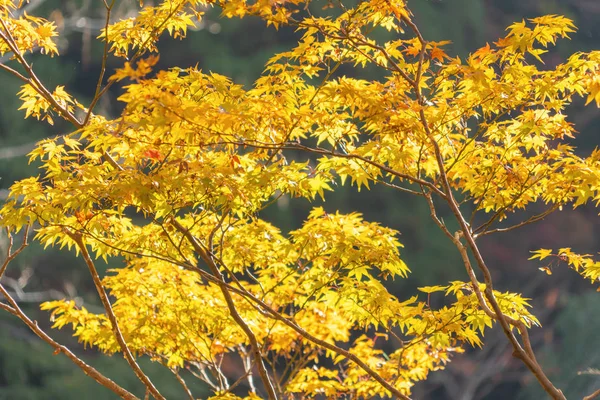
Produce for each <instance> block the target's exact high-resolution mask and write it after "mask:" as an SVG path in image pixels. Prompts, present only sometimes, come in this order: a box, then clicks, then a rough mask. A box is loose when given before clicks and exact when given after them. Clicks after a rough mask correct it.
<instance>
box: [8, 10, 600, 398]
mask: <svg viewBox="0 0 600 400" xmlns="http://www.w3.org/2000/svg"><path fill="white" fill-rule="evenodd" d="M17 3H18V2H14V1H7V0H3V1H1V2H0V13H1V15H0V23H1V28H0V43H1V44H0V53H1V54H11V56H12V58H13V61H14V63H15V64H17V65H16V66H15V67H14V68H13V67H11V66H9V65H7V64H0V68H1V69H3V70H5V71H7V72H9V73H11V74H12V75H14V76H16V77H18V78H19V79H21V80H22V81H23V83H24V85H23V87H22V90H21V92H20V93H19V96H20V98H21V100H22V101H23V105H22V109H24V110H25V114H26V117H35V118H37V119H40V120H45V121H47V122H48V123H53V121H54V118H57V117H58V118H62V119H65V120H67V121H69V122H70V123H71V124H72V125H73V126H74V131H73V132H72V133H70V134H66V135H62V136H60V137H57V138H53V139H48V140H44V141H42V142H40V143H39V145H38V146H37V148H36V149H35V150H33V151H32V152H31V154H30V160H31V161H35V160H38V161H40V162H41V172H40V174H39V175H38V176H35V177H31V178H28V179H24V180H21V181H19V182H16V183H15V184H14V185H13V186H12V187H11V191H10V195H9V198H8V201H7V202H6V204H5V205H4V206H3V208H2V209H1V210H0V218H1V220H0V221H1V224H2V226H4V227H5V228H6V229H7V230H8V232H9V234H10V235H11V238H12V235H15V234H18V233H19V232H20V231H24V232H25V235H24V242H23V243H24V245H26V243H27V233H28V232H29V230H30V229H35V232H36V235H35V239H36V240H38V241H39V242H40V243H42V244H43V245H44V246H50V245H56V246H59V247H61V248H62V247H67V248H69V249H74V251H75V252H76V253H77V254H79V255H81V257H82V258H83V260H84V262H85V264H86V266H87V267H88V269H89V271H90V274H91V276H92V278H93V279H94V283H95V286H96V289H97V291H98V295H99V297H100V300H101V302H102V304H103V306H104V313H102V314H97V313H92V312H90V311H88V310H87V309H85V308H84V307H78V306H77V305H76V304H75V302H74V301H70V300H61V301H51V302H46V303H44V304H43V305H42V308H43V309H45V310H50V311H51V315H52V318H53V321H54V327H56V328H61V327H64V326H65V325H70V326H71V327H72V329H73V330H74V334H75V336H76V337H77V338H78V339H79V340H80V341H81V342H82V343H84V344H86V345H89V346H93V347H95V348H98V349H100V350H101V351H103V352H106V353H111V354H112V353H116V352H120V353H123V355H124V357H125V359H126V360H127V362H128V363H129V365H130V367H131V368H132V370H133V371H134V372H135V373H136V375H137V377H138V378H139V379H140V381H142V382H143V383H144V385H145V386H146V388H147V391H148V393H149V394H150V395H152V396H153V397H154V398H156V399H163V398H164V396H163V395H162V394H161V393H160V391H159V390H158V389H157V388H156V387H155V385H154V384H153V383H152V381H151V380H150V379H149V378H148V376H147V375H146V374H145V373H144V371H143V370H142V369H141V368H140V366H139V365H138V364H137V361H136V357H137V356H141V355H147V356H149V357H150V358H151V359H152V360H154V361H156V362H158V363H161V364H163V365H164V366H165V367H166V368H168V369H169V370H171V371H172V372H173V373H174V374H176V376H177V377H178V379H179V381H180V383H181V384H182V385H183V387H184V388H186V391H187V392H188V393H189V396H190V398H193V394H192V393H191V391H190V390H189V388H188V386H187V385H186V382H185V380H184V379H183V378H181V376H180V375H179V371H180V370H182V369H187V370H189V371H190V372H192V373H193V374H194V375H196V376H197V377H198V378H199V379H200V380H202V381H204V382H205V383H206V384H207V385H209V386H210V387H211V389H212V391H213V392H214V398H223V399H227V398H231V399H233V398H238V397H237V396H241V397H244V396H246V397H247V398H257V397H259V396H266V397H268V398H271V399H275V398H283V397H290V398H291V397H294V396H303V397H308V398H312V397H318V396H325V397H328V398H342V397H347V398H373V397H375V396H393V397H396V398H401V399H408V398H409V396H410V393H411V388H412V387H413V385H414V384H415V383H416V382H418V381H422V380H425V379H426V378H427V377H428V375H429V373H430V372H432V371H435V370H438V369H441V368H443V367H444V365H445V364H446V363H447V362H449V361H450V358H451V356H452V354H454V353H457V352H462V351H464V350H463V349H464V347H465V346H481V345H482V343H483V342H482V337H483V334H484V332H485V331H486V329H487V327H491V326H492V325H493V324H494V323H498V324H500V325H501V327H502V329H503V331H504V332H505V335H506V337H507V340H509V341H510V343H511V345H512V346H513V348H514V355H515V356H516V357H517V358H519V359H521V360H522V361H523V363H524V364H525V365H526V366H527V367H528V368H529V370H530V371H531V372H532V373H533V374H534V376H535V377H536V379H537V380H538V381H539V382H540V384H541V385H542V387H543V388H544V390H546V391H547V393H548V394H549V395H550V396H551V397H552V398H556V399H563V398H564V395H563V394H562V392H561V391H560V390H559V389H557V388H556V387H555V386H554V385H553V384H552V382H550V380H549V379H548V378H547V376H546V375H545V373H544V371H543V370H542V368H541V366H540V365H539V363H538V362H537V360H536V357H535V354H534V352H533V349H532V347H531V343H530V340H529V335H528V329H529V328H531V327H532V326H533V325H539V321H538V320H537V319H536V317H535V316H534V315H533V314H532V313H531V312H530V310H529V304H528V299H526V298H524V297H523V296H522V295H521V294H519V293H509V292H501V291H498V290H494V288H493V280H492V276H491V273H490V271H489V268H488V267H487V265H486V260H485V258H484V256H483V255H482V254H481V252H480V250H479V245H478V238H480V237H482V236H485V235H489V234H493V233H497V232H503V231H509V230H512V229H515V228H518V227H521V226H523V225H526V224H528V223H531V222H535V221H537V220H540V219H542V218H544V217H545V216H546V215H548V214H549V213H551V212H554V211H557V210H559V209H561V208H562V207H563V206H567V205H573V206H575V207H576V206H578V205H581V204H585V203H588V202H592V201H596V202H598V201H600V182H599V180H598V177H599V176H600V151H594V152H593V153H592V154H591V155H589V156H588V157H581V156H578V155H576V154H575V152H574V149H573V147H572V146H571V145H569V144H568V142H567V140H568V139H570V138H572V137H574V136H575V134H576V131H575V129H574V127H573V125H572V124H571V123H570V122H569V121H568V120H567V116H566V114H565V109H566V107H567V106H568V105H569V104H570V103H571V102H572V100H573V98H574V97H575V96H583V97H585V98H586V102H587V103H591V102H595V103H596V104H600V52H595V51H594V52H589V53H576V54H574V55H572V56H571V57H570V58H569V59H568V60H567V61H566V62H565V63H563V64H560V65H558V66H556V67H554V68H548V69H544V68H542V67H541V62H542V58H541V56H542V55H543V53H545V52H546V48H547V47H548V46H549V45H552V44H554V43H555V42H556V40H557V39H559V38H564V37H567V35H568V34H569V33H571V32H573V31H574V26H573V24H572V22H571V21H570V20H569V19H567V18H565V17H562V16H557V15H547V16H543V17H538V18H534V19H531V20H528V21H527V22H525V21H522V22H519V23H515V24H513V25H511V26H510V27H509V28H508V33H507V35H506V36H505V37H503V38H501V39H499V40H498V41H497V42H496V43H494V44H493V45H489V44H488V45H486V46H485V47H483V48H481V49H479V50H478V51H476V52H475V53H473V54H471V55H470V56H468V57H467V58H466V59H464V60H463V59H461V58H459V57H451V56H449V55H448V54H446V52H445V51H444V46H445V45H447V42H433V41H427V40H426V39H425V38H424V37H423V36H422V34H421V32H420V31H419V29H418V27H417V26H416V25H415V23H414V22H413V19H412V14H411V12H410V11H409V9H408V8H407V6H406V4H405V2H403V1H401V0H369V1H366V0H365V1H361V2H358V3H357V4H353V5H350V4H345V3H342V2H340V3H326V4H324V6H326V7H332V8H333V9H334V10H335V11H336V12H335V16H332V17H316V16H313V15H312V14H311V13H310V10H309V8H308V3H306V2H305V1H303V0H292V1H270V0H258V1H256V2H246V1H241V0H227V1H221V2H219V3H215V2H213V1H198V0H165V1H162V2H158V4H156V5H149V4H148V5H144V4H143V1H142V2H141V3H142V4H141V6H142V10H141V11H140V12H139V13H138V14H137V15H136V16H134V17H131V18H129V19H125V20H119V21H114V22H113V21H112V20H111V18H110V16H111V10H112V7H113V6H114V3H115V1H113V2H105V6H106V12H107V13H106V26H105V28H104V29H103V32H102V34H101V35H100V37H99V39H100V40H103V41H104V43H105V53H104V63H103V65H106V60H107V59H108V57H121V58H123V59H124V63H123V67H122V68H120V69H118V70H117V71H116V73H115V74H113V75H112V76H110V77H108V79H106V77H105V76H104V72H105V71H104V69H103V71H102V74H101V75H100V77H99V79H98V84H97V90H96V95H95V97H94V98H93V100H92V102H91V103H90V104H89V105H84V104H82V103H80V102H79V101H77V100H76V99H75V98H74V97H72V96H71V95H70V94H69V93H68V92H67V91H66V90H65V88H64V87H62V86H58V87H56V88H54V89H49V88H48V87H47V86H46V85H44V84H43V83H42V82H41V81H40V79H39V78H38V77H37V75H36V74H35V72H34V70H33V68H32V66H31V64H30V63H29V62H28V61H27V59H26V54H27V52H30V51H33V50H34V49H37V48H39V49H42V51H43V52H44V53H47V54H49V55H55V54H56V53H57V48H56V46H55V44H54V42H53V40H52V39H53V37H54V36H56V27H55V26H54V24H53V23H51V22H48V21H46V20H44V19H41V18H38V17H32V16H29V15H27V14H22V15H19V16H18V17H16V15H17V14H15V12H16V10H17V9H18V7H21V6H22V4H20V3H18V4H17ZM212 6H219V7H221V10H222V14H223V15H224V16H226V17H240V18H241V17H245V16H250V15H251V16H258V17H260V18H262V19H263V20H264V21H266V23H267V25H273V26H275V27H280V26H283V25H291V26H294V27H295V28H296V29H298V30H299V31H300V32H302V38H301V40H300V41H299V43H298V45H297V46H296V47H295V48H293V49H291V50H289V51H286V52H282V53H279V54H276V55H274V56H273V57H272V58H271V59H270V60H269V62H268V63H267V65H266V68H265V71H264V73H263V75H262V76H261V77H260V78H259V79H258V80H257V81H256V82H255V84H254V86H253V87H252V88H250V89H245V88H243V87H242V86H240V85H236V84H235V83H233V82H232V81H231V80H229V79H227V78H226V77H224V76H221V75H218V74H215V73H206V72H203V71H201V70H199V69H197V68H187V69H181V68H178V67H173V68H170V69H167V70H162V71H156V72H154V67H155V65H156V63H157V61H158V55H157V45H156V44H157V41H158V40H159V38H160V37H161V36H162V35H163V34H164V35H167V34H168V35H170V36H172V37H174V38H183V37H184V36H185V34H186V30H187V29H188V28H189V27H191V26H193V25H194V24H195V23H197V22H198V21H199V20H201V19H202V17H203V14H204V11H205V9H206V7H212ZM380 29H385V30H387V31H390V32H392V33H393V35H394V37H395V39H394V40H391V41H388V42H383V43H380V42H378V41H377V40H375V39H374V37H375V32H376V31H377V30H380ZM342 65H344V67H345V70H349V71H352V73H351V74H350V73H348V74H347V75H345V76H342V75H340V74H338V73H337V71H338V69H339V68H340V66H342ZM367 65H369V66H371V67H374V68H378V69H380V70H381V72H382V75H383V76H384V78H383V79H381V80H369V79H364V78H362V77H361V70H362V68H364V67H366V66H367ZM123 81H127V82H128V83H127V84H126V85H124V86H123V89H124V93H123V95H122V96H121V97H120V100H121V101H122V102H123V104H124V109H123V111H122V113H121V115H119V116H118V117H116V118H109V117H108V116H102V115H99V114H96V113H94V109H95V106H96V104H97V103H98V101H99V99H100V98H101V96H102V95H103V94H104V93H106V91H107V90H108V88H110V87H111V86H113V85H118V84H120V83H121V82H123ZM346 181H349V182H350V184H351V185H354V186H356V187H357V188H358V190H360V189H363V190H364V189H369V188H370V187H371V186H372V185H385V186H388V187H392V188H394V189H396V190H399V191H403V192H408V193H411V194H413V195H415V196H420V197H421V198H422V200H423V201H424V202H425V203H426V204H427V205H428V207H429V209H430V212H431V217H432V218H433V220H434V221H435V223H436V224H437V225H438V226H439V228H440V229H441V230H442V232H443V233H444V234H446V236H447V237H448V239H449V240H450V241H451V242H452V243H453V244H454V246H455V247H456V250H457V251H458V252H459V253H460V256H461V259H462V261H463V263H464V267H465V271H466V275H465V280H464V281H453V282H450V283H449V284H448V285H446V286H428V287H422V288H420V290H421V292H424V293H426V294H427V298H429V296H431V295H434V293H438V292H439V293H442V295H443V296H445V297H446V298H447V304H446V305H445V306H442V307H437V308H434V307H431V306H430V303H429V301H424V300H422V299H419V297H418V296H415V297H411V298H402V299H400V298H397V297H395V296H393V295H392V294H390V293H389V292H388V290H387V289H386V286H385V285H384V282H383V281H385V280H387V279H395V278H398V279H400V278H404V277H406V276H407V274H408V273H409V269H408V267H407V266H406V265H405V263H404V262H403V261H402V259H401V258H400V252H399V248H401V244H400V242H399V241H398V238H397V236H398V232H396V231H394V230H392V229H389V228H385V227H383V226H381V225H379V224H376V223H370V222H367V221H365V220H364V219H363V218H362V216H361V215H360V214H357V213H350V214H340V213H327V212H325V210H324V209H323V208H320V207H316V208H314V209H313V210H312V211H311V213H310V214H309V215H308V217H307V219H306V221H305V223H304V224H303V226H302V227H301V228H299V229H297V230H294V231H292V232H289V233H282V232H281V231H280V230H279V229H277V227H275V226H273V225H272V224H270V223H268V222H267V221H265V220H262V219H261V218H260V217H259V213H260V212H261V211H262V210H264V209H265V208H266V207H268V206H269V205H271V204H272V203H273V202H274V201H276V200H277V199H278V198H281V197H283V196H290V197H296V198H305V199H308V200H313V199H315V198H317V197H321V198H325V197H326V194H327V192H328V191H331V190H334V188H335V186H336V185H337V184H344V183H345V182H346ZM537 202H543V203H544V204H546V206H547V210H546V211H544V212H543V213H542V214H539V215H535V216H533V217H531V218H528V219H526V220H523V221H521V222H519V223H517V224H516V225H511V226H503V225H502V224H501V222H502V221H503V220H504V219H505V218H506V217H507V216H508V215H509V214H512V213H514V212H515V211H517V210H519V209H524V208H526V207H528V206H530V205H532V204H534V203H537ZM442 206H445V207H448V208H449V209H450V210H451V212H452V214H453V215H454V218H455V219H456V223H457V224H458V226H459V229H458V230H457V231H456V232H451V231H450V229H449V228H448V226H447V225H446V223H445V222H444V221H443V220H442V219H441V218H439V217H438V210H439V209H440V207H442ZM466 210H469V211H472V215H471V216H468V215H467V211H466ZM478 221H483V222H481V223H479V222H478ZM19 251H20V249H18V250H16V251H15V252H11V250H9V253H8V255H7V258H6V261H5V262H4V264H3V265H2V267H1V268H0V276H1V275H2V274H3V273H4V272H5V270H6V268H7V266H8V264H9V262H10V261H11V260H12V259H13V258H14V257H15V256H16V255H17V254H18V253H19ZM551 255H552V251H550V250H540V251H539V252H537V253H536V254H535V255H534V258H536V257H537V258H540V259H542V258H545V257H548V256H551ZM111 257H123V258H124V259H125V263H126V265H125V266H124V267H123V268H119V269H117V270H114V271H111V273H110V274H109V275H107V276H106V277H104V279H101V277H100V276H99V274H98V272H97V269H96V265H95V261H94V258H95V259H98V258H103V259H105V260H106V259H108V258H111ZM556 257H558V259H559V260H561V261H565V262H568V263H569V265H571V266H572V267H573V269H575V270H576V271H578V272H579V273H580V274H581V275H582V276H583V277H585V278H587V279H590V280H591V281H592V282H597V281H598V278H599V275H600V269H599V268H598V263H597V262H594V261H593V260H592V259H591V258H590V257H589V256H580V255H577V254H574V253H572V252H571V251H570V250H569V249H561V250H559V252H558V253H557V255H556ZM478 275H480V277H478ZM0 294H2V296H3V297H4V299H5V300H6V303H0V307H1V308H2V309H4V310H5V311H7V312H9V313H11V314H13V315H16V316H17V317H19V318H20V319H21V320H22V321H23V322H24V323H25V324H26V325H27V326H29V328H30V329H32V330H33V331H34V332H35V333H36V334H37V335H38V336H40V337H41V338H42V339H44V340H45V341H47V342H48V343H50V344H51V345H52V346H53V347H54V348H55V349H56V351H57V352H58V353H60V352H62V353H65V354H66V355H67V356H68V357H69V358H70V359H71V360H73V361H74V362H75V363H76V364H77V365H78V366H80V367H81V368H82V369H84V371H85V372H86V373H87V374H88V375H90V376H92V377H93V378H94V379H96V381H98V382H99V383H100V384H102V385H104V386H106V387H108V388H109V389H111V390H113V391H114V392H115V393H116V394H118V395H119V396H121V397H123V398H127V399H134V398H137V397H136V396H135V395H134V394H132V393H130V392H129V391H127V390H126V389H124V388H123V387H121V386H119V385H118V384H116V383H115V382H113V381H112V380H111V379H110V378H108V377H107V376H105V375H103V374H101V373H100V372H98V371H97V370H95V369H94V368H92V367H91V366H89V365H87V364H86V363H84V362H83V361H82V360H81V359H79V358H78V357H77V356H76V355H75V354H74V353H73V352H72V351H71V350H69V349H68V348H66V347H64V346H61V345H60V344H58V343H57V342H56V341H54V340H53V339H52V338H51V337H50V336H48V335H47V334H46V333H44V332H43V331H42V330H41V329H40V328H39V327H38V326H37V324H36V323H35V322H33V321H31V320H30V319H29V318H28V317H27V316H26V315H25V314H24V313H23V311H22V310H21V309H20V308H19V305H18V304H17V302H16V301H15V300H14V299H13V298H12V297H11V296H10V294H9V293H8V292H7V291H6V290H5V289H4V287H2V286H0ZM110 296H112V299H111V297H110ZM382 341H391V342H393V343H395V350H394V351H392V352H387V353H386V352H384V351H383V350H382V348H381V345H380V343H381V342H382ZM224 360H226V363H227V364H230V363H232V362H237V363H238V364H239V365H240V368H241V370H242V372H241V373H237V374H236V373H233V374H230V373H229V372H228V371H225V370H224V365H225V364H226V363H225V362H224ZM232 378H233V379H235V382H233V383H232V382H230V381H231V380H232Z"/></svg>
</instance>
